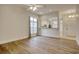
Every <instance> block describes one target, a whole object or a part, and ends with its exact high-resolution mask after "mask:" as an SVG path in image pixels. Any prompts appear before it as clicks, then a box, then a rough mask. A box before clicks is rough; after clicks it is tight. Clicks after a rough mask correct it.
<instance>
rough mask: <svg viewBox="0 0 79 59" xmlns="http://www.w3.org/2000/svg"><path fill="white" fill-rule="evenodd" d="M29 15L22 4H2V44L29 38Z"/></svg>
mask: <svg viewBox="0 0 79 59" xmlns="http://www.w3.org/2000/svg"><path fill="white" fill-rule="evenodd" d="M29 15H30V14H29V13H28V12H27V11H26V8H25V7H23V6H21V5H0V44H2V43H7V42H10V41H15V40H18V39H23V38H27V37H28V36H29Z"/></svg>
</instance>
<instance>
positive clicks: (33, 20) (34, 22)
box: [30, 17, 37, 34]
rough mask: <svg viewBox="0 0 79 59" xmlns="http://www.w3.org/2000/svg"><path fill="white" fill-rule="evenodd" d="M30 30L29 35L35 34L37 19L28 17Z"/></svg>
mask: <svg viewBox="0 0 79 59" xmlns="http://www.w3.org/2000/svg"><path fill="white" fill-rule="evenodd" d="M30 30H31V34H35V33H37V18H35V17H30Z"/></svg>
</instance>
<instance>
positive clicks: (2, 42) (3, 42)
mask: <svg viewBox="0 0 79 59" xmlns="http://www.w3.org/2000/svg"><path fill="white" fill-rule="evenodd" d="M25 38H28V36H24V37H20V38H15V39H8V40H4V41H0V44H5V43H9V42H12V41H16V40H22V39H25Z"/></svg>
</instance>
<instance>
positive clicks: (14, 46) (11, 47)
mask: <svg viewBox="0 0 79 59" xmlns="http://www.w3.org/2000/svg"><path fill="white" fill-rule="evenodd" d="M0 53H1V54H9V53H11V54H78V53H79V47H78V46H77V44H76V41H75V40H68V39H57V38H48V37H42V36H37V37H33V38H31V39H24V40H19V41H15V42H11V43H7V44H3V45H0Z"/></svg>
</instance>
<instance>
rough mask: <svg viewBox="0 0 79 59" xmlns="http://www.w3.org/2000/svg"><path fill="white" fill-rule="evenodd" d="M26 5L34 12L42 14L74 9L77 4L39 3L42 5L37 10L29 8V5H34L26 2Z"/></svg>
mask: <svg viewBox="0 0 79 59" xmlns="http://www.w3.org/2000/svg"><path fill="white" fill-rule="evenodd" d="M36 5H37V4H36ZM36 5H35V6H36ZM25 6H26V9H27V10H29V11H31V12H34V13H36V14H40V15H42V14H47V13H51V12H56V11H63V10H66V9H73V8H75V7H76V5H75V4H39V6H42V7H38V8H37V10H35V11H32V10H30V9H29V7H30V6H34V5H30V6H29V5H27V4H26V5H25Z"/></svg>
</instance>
